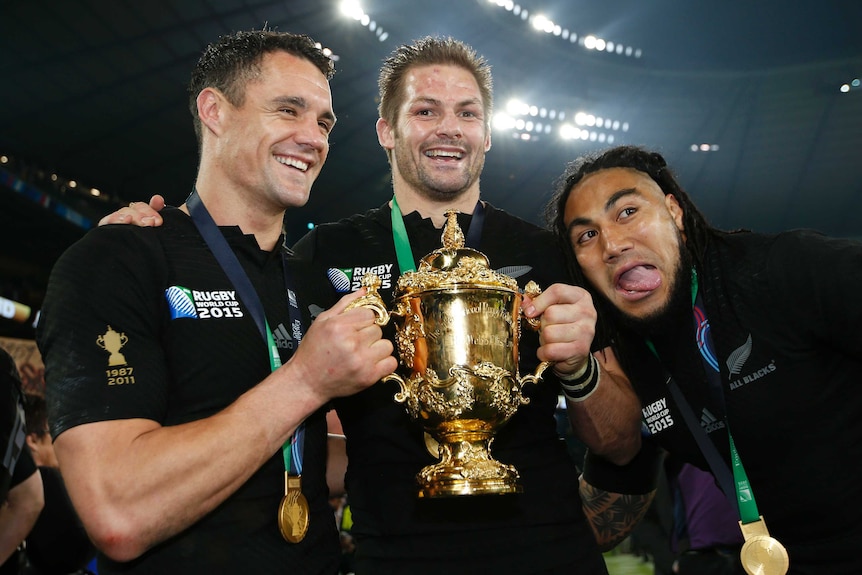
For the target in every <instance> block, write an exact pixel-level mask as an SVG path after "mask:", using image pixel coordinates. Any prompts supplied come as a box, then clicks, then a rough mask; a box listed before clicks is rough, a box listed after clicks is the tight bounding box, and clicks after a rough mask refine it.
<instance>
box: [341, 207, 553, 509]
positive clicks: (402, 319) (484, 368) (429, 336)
mask: <svg viewBox="0 0 862 575" xmlns="http://www.w3.org/2000/svg"><path fill="white" fill-rule="evenodd" d="M446 215H447V221H446V226H445V228H444V231H443V236H442V242H443V247H442V248H440V249H437V250H435V251H433V252H431V253H430V254H428V255H426V256H425V257H424V258H422V261H421V263H420V264H419V268H418V269H417V270H416V271H415V272H407V273H404V274H402V275H401V277H400V278H399V279H398V285H397V287H396V290H395V301H394V309H393V310H392V312H391V313H390V312H387V310H386V306H385V305H384V304H383V301H382V299H381V298H380V295H379V294H378V293H377V287H378V286H379V285H380V279H379V278H378V277H377V276H374V275H373V274H370V275H366V276H365V277H364V278H363V279H362V283H363V285H364V286H366V287H367V288H368V293H367V294H366V295H365V296H363V297H360V298H358V299H357V300H355V301H354V302H353V304H352V305H351V307H356V306H365V307H370V308H372V309H373V310H374V311H375V313H376V314H377V315H378V322H377V323H379V324H380V325H385V324H386V323H388V321H389V318H390V316H391V317H392V318H394V322H395V329H396V336H395V344H396V347H397V349H398V355H399V358H400V368H399V371H398V372H396V373H393V374H391V375H388V376H386V377H385V378H384V381H396V382H398V384H399V386H400V388H401V389H400V391H399V392H398V393H396V394H395V401H397V402H399V403H403V404H404V405H405V407H406V409H407V411H408V413H409V414H410V415H411V416H412V417H413V418H414V419H415V420H416V421H418V422H419V423H421V425H422V426H423V428H424V430H425V432H426V438H427V437H428V436H429V435H430V437H431V438H433V439H432V440H431V441H427V440H426V443H427V444H428V447H429V450H431V449H434V450H435V451H433V452H432V453H433V454H434V455H436V456H437V457H438V458H439V462H437V463H435V464H433V465H429V466H427V467H425V468H423V469H422V470H421V471H420V472H419V474H418V475H417V476H416V479H417V481H418V483H419V496H420V497H442V496H456V495H474V494H492V493H493V494H502V493H517V492H520V491H522V488H521V486H520V483H519V479H520V476H519V474H518V471H517V470H516V469H515V468H514V467H513V466H512V465H507V464H505V463H501V462H500V461H497V460H496V459H494V458H493V457H492V456H491V444H492V443H493V441H494V437H495V435H496V433H497V431H498V430H499V429H500V427H501V426H502V425H503V424H505V423H506V422H507V421H508V420H509V419H510V418H511V417H512V416H513V415H514V414H515V412H516V411H517V410H518V408H519V407H520V406H521V405H524V404H526V403H529V398H527V397H524V395H523V394H522V389H523V387H524V385H525V384H527V383H537V382H538V381H540V380H541V374H542V372H543V371H544V370H545V369H546V368H547V367H548V365H549V364H548V363H546V362H545V363H541V364H540V365H539V366H538V367H537V368H536V371H535V373H533V374H530V375H526V376H524V377H520V376H519V374H518V357H519V356H518V342H519V339H520V335H521V329H520V325H521V324H520V319H521V299H522V296H521V293H520V292H519V290H518V284H517V282H516V281H515V280H514V279H513V278H511V277H509V276H506V275H504V274H500V273H498V272H496V271H494V270H492V269H490V268H489V264H488V258H487V257H486V256H485V255H484V254H482V253H481V252H479V251H476V250H473V249H470V248H465V247H464V234H463V232H462V231H461V229H460V227H459V226H458V220H457V219H456V215H457V212H454V211H450V212H447V214H446ZM525 291H526V293H527V294H528V295H530V296H533V297H534V296H536V295H538V294H539V293H541V290H540V289H539V287H538V286H537V285H536V284H535V283H534V282H530V284H528V286H527V288H526V290H525ZM525 319H526V318H525ZM527 321H528V323H529V324H530V326H531V327H533V328H535V329H537V328H538V319H527Z"/></svg>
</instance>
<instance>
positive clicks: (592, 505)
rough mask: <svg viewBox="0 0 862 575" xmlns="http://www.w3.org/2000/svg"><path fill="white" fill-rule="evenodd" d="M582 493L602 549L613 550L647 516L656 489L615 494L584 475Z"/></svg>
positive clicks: (589, 519)
mask: <svg viewBox="0 0 862 575" xmlns="http://www.w3.org/2000/svg"><path fill="white" fill-rule="evenodd" d="M580 482H581V483H580V494H581V502H582V505H583V510H584V515H586V517H587V521H588V522H589V524H590V527H591V528H592V530H593V535H595V537H596V542H597V543H598V544H599V549H600V550H601V551H609V550H611V549H613V548H614V547H616V546H617V545H619V544H620V543H621V542H622V541H623V539H625V538H626V537H628V536H629V534H630V533H631V532H632V529H634V528H635V526H636V525H637V524H638V522H639V521H640V520H641V519H643V516H644V515H645V514H646V512H647V509H648V508H649V506H650V504H651V503H652V500H653V498H654V497H655V493H656V492H655V490H653V491H650V492H648V493H642V494H624V493H611V492H609V491H604V490H602V489H599V488H598V487H595V486H593V485H590V484H589V483H587V481H586V480H585V479H584V478H583V476H581V478H580Z"/></svg>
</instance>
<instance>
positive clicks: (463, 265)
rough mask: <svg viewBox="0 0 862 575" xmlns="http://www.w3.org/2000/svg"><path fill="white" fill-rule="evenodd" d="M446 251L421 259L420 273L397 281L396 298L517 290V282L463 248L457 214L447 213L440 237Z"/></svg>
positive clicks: (486, 259)
mask: <svg viewBox="0 0 862 575" xmlns="http://www.w3.org/2000/svg"><path fill="white" fill-rule="evenodd" d="M441 240H442V243H443V247H442V248H439V249H436V250H434V251H433V252H431V253H430V254H428V255H426V256H425V257H423V258H422V260H421V261H420V263H419V269H418V270H416V271H415V272H406V273H404V274H402V275H401V277H400V278H398V289H397V290H396V291H397V295H405V294H412V293H415V292H422V291H428V290H435V289H447V288H454V287H458V288H464V287H470V288H475V287H478V288H486V289H503V290H509V291H517V290H518V282H517V281H516V280H515V279H514V278H511V277H509V276H507V275H505V274H501V273H499V272H496V271H494V270H492V269H491V268H490V267H489V262H488V258H487V256H485V254H483V253H482V252H480V251H478V250H474V249H472V248H467V247H464V232H462V231H461V227H460V226H459V225H458V212H457V211H455V210H449V211H447V212H446V224H445V226H444V227H443V235H442V236H441Z"/></svg>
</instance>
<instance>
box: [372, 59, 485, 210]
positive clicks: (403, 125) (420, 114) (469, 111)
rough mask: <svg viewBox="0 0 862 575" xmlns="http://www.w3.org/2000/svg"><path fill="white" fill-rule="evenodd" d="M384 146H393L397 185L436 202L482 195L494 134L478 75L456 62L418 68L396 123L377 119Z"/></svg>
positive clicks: (407, 80)
mask: <svg viewBox="0 0 862 575" xmlns="http://www.w3.org/2000/svg"><path fill="white" fill-rule="evenodd" d="M377 135H378V139H379V141H380V145H381V146H383V147H384V148H385V149H387V150H390V151H391V152H392V153H391V162H392V172H393V182H394V184H395V186H396V189H405V188H406V189H409V190H410V191H412V192H413V193H416V194H419V195H420V196H422V197H425V198H428V199H431V200H433V201H435V202H447V201H452V200H454V199H457V198H459V197H461V196H462V195H464V194H465V193H466V192H467V191H470V190H473V191H476V192H477V193H478V186H479V176H480V175H481V173H482V168H483V166H484V164H485V152H487V151H488V150H489V149H490V147H491V136H490V133H489V131H488V129H487V122H486V118H485V114H484V109H483V102H482V95H481V93H480V91H479V85H478V84H477V83H476V79H475V78H474V77H473V75H472V74H471V73H470V72H469V71H467V70H465V69H464V68H461V67H458V66H451V65H436V64H435V65H429V66H417V67H414V68H411V69H409V70H408V71H407V73H406V74H405V78H404V86H403V101H402V103H401V105H400V106H399V108H398V114H397V123H396V125H395V126H392V125H390V124H389V123H388V122H387V121H386V120H384V119H382V118H381V119H379V120H378V121H377Z"/></svg>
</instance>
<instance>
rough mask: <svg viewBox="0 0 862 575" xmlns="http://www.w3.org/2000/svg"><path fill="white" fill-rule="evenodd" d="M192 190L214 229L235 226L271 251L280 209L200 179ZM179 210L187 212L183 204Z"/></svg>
mask: <svg viewBox="0 0 862 575" xmlns="http://www.w3.org/2000/svg"><path fill="white" fill-rule="evenodd" d="M195 189H196V190H197V193H198V196H200V199H201V201H202V202H203V204H204V206H205V207H206V209H207V211H208V212H209V214H210V216H211V217H212V219H213V221H214V222H215V223H216V225H217V226H239V229H240V230H242V233H244V234H251V235H253V236H254V237H255V239H256V240H257V245H258V246H259V247H260V249H262V250H264V251H267V252H271V251H272V250H274V249H275V247H276V244H277V243H278V239H279V237H281V234H282V231H283V227H284V210H283V209H279V208H276V207H273V206H269V205H264V203H263V202H257V203H255V202H253V201H251V200H252V197H253V194H250V193H243V192H241V191H238V192H232V191H229V190H227V189H226V188H225V185H224V184H221V185H219V184H214V183H213V182H208V181H207V179H206V178H202V177H200V176H199V177H198V179H197V182H196V183H195ZM180 209H181V210H182V211H184V212H185V213H187V214H188V213H189V209H188V206H186V204H183V205H182V206H180Z"/></svg>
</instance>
